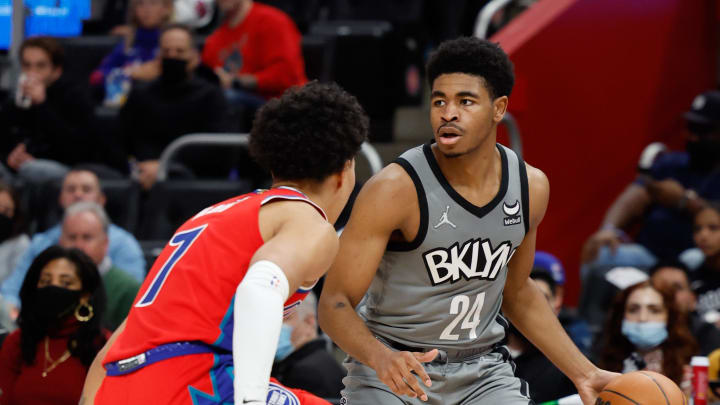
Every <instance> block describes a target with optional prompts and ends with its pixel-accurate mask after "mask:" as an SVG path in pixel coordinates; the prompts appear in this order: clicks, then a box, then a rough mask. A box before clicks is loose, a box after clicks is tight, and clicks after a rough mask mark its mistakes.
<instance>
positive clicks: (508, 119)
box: [500, 111, 523, 157]
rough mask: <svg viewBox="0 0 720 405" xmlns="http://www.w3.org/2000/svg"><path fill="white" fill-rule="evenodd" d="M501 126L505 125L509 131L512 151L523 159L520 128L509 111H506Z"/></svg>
mask: <svg viewBox="0 0 720 405" xmlns="http://www.w3.org/2000/svg"><path fill="white" fill-rule="evenodd" d="M500 123H501V124H504V125H505V128H507V131H508V138H510V149H512V150H513V152H515V153H517V155H518V156H519V157H522V149H523V146H522V137H521V136H520V128H519V127H518V124H517V121H515V117H513V115H512V114H510V112H509V111H505V115H504V116H503V119H502V121H500Z"/></svg>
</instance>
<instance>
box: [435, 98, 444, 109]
mask: <svg viewBox="0 0 720 405" xmlns="http://www.w3.org/2000/svg"><path fill="white" fill-rule="evenodd" d="M433 105H434V106H435V107H443V106H445V100H435V101H433Z"/></svg>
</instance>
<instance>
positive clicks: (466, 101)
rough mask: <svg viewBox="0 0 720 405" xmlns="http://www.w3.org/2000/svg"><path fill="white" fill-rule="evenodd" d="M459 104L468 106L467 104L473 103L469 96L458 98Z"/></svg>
mask: <svg viewBox="0 0 720 405" xmlns="http://www.w3.org/2000/svg"><path fill="white" fill-rule="evenodd" d="M460 104H462V105H465V106H468V105H473V104H475V103H474V102H473V101H472V100H470V99H469V98H464V99H462V100H460Z"/></svg>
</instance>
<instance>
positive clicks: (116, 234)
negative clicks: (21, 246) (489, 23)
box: [0, 169, 145, 311]
mask: <svg viewBox="0 0 720 405" xmlns="http://www.w3.org/2000/svg"><path fill="white" fill-rule="evenodd" d="M105 199H106V198H105V194H103V192H102V189H101V188H100V180H99V179H98V178H97V176H96V175H95V174H94V173H93V172H91V171H88V170H84V169H74V170H72V171H70V172H69V173H68V174H67V175H66V176H65V179H64V180H63V183H62V188H61V189H60V196H59V197H58V201H59V203H60V206H61V207H62V208H63V209H66V208H68V207H69V206H70V205H72V204H74V203H76V202H79V201H92V202H95V203H98V204H100V205H105ZM61 233H62V227H61V225H60V224H57V225H55V226H53V227H52V228H50V229H48V230H47V231H45V232H40V233H36V234H35V235H33V238H32V240H31V242H30V247H29V248H28V249H27V250H26V251H25V252H24V253H23V254H22V256H21V257H20V259H19V260H18V263H17V265H16V266H15V267H14V269H13V271H12V273H11V274H10V275H9V276H8V277H7V278H6V279H5V280H4V281H3V282H2V284H0V293H1V294H2V297H3V299H4V300H6V301H7V303H8V304H9V306H10V307H11V311H16V309H17V308H19V306H20V299H19V292H20V288H21V285H22V283H23V280H24V279H25V277H26V274H27V272H28V269H29V268H30V264H31V263H32V262H33V260H34V259H35V257H36V256H37V255H38V254H40V252H42V251H43V250H45V249H46V248H48V247H49V246H52V245H55V244H57V243H58V242H59V240H60V235H61ZM108 238H109V247H108V256H109V257H110V258H111V259H112V262H113V264H114V265H116V266H117V267H119V268H121V269H123V270H125V271H126V272H127V273H128V274H129V275H131V276H132V277H133V278H134V279H135V280H137V281H138V282H142V281H143V279H144V278H145V258H144V257H143V254H142V249H140V244H139V243H138V241H137V240H135V237H134V236H133V235H132V234H131V233H129V232H128V231H126V230H124V229H122V228H120V227H119V226H117V225H114V224H110V225H109V228H108Z"/></svg>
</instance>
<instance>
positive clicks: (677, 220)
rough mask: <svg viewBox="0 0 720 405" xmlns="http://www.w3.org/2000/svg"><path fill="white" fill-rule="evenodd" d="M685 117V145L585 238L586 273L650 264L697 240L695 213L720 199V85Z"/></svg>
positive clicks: (652, 167) (657, 163)
mask: <svg viewBox="0 0 720 405" xmlns="http://www.w3.org/2000/svg"><path fill="white" fill-rule="evenodd" d="M685 119H686V120H687V128H688V131H689V136H688V139H687V146H686V150H685V151H678V152H668V153H660V154H658V155H657V157H656V158H655V159H654V160H652V161H651V163H650V164H648V167H647V168H645V169H644V170H641V172H640V173H639V175H638V176H637V178H636V179H635V181H634V182H632V183H631V184H629V185H628V186H627V188H626V189H625V190H624V191H623V192H622V193H621V194H620V195H619V196H618V197H617V198H616V199H615V201H614V202H613V204H612V205H611V206H610V208H609V209H608V211H607V212H606V214H605V218H604V220H603V222H602V224H601V225H600V228H599V229H598V231H597V232H595V233H594V234H593V235H592V236H590V238H589V239H588V240H587V241H586V242H585V246H584V247H583V252H582V261H583V263H584V265H583V268H582V270H581V272H582V277H583V278H586V277H587V276H588V275H589V274H590V273H591V272H594V271H599V270H602V269H608V268H612V267H617V266H633V267H637V268H641V269H647V268H649V267H651V266H652V265H654V264H655V262H656V261H657V260H658V259H675V258H677V256H678V255H679V254H680V253H681V252H682V251H684V250H686V249H688V248H690V247H692V246H693V240H692V218H693V216H694V215H695V214H696V213H697V212H698V211H700V210H701V209H702V208H703V207H705V206H706V204H707V202H708V201H713V200H714V201H717V200H720V170H717V169H718V168H719V167H720V91H716V90H711V91H706V92H704V93H702V94H700V95H698V96H697V97H695V100H693V102H692V106H691V109H690V111H688V112H686V113H685ZM641 168H642V167H641ZM637 222H642V226H641V228H640V231H639V232H638V233H637V235H636V237H635V238H634V239H631V238H630V237H629V236H628V235H627V234H626V232H627V230H628V229H629V228H630V227H631V226H632V225H634V224H635V223H637Z"/></svg>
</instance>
